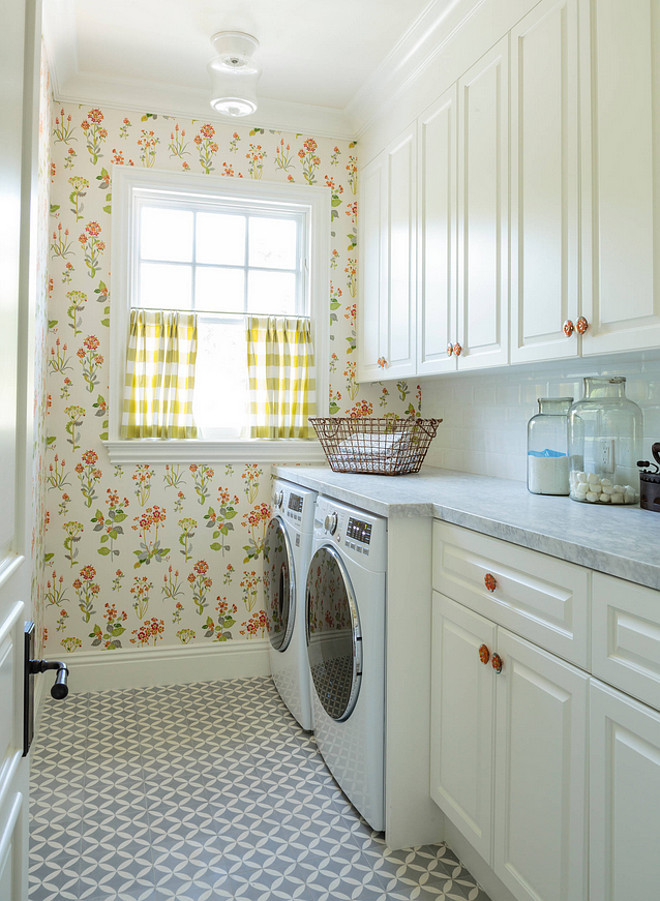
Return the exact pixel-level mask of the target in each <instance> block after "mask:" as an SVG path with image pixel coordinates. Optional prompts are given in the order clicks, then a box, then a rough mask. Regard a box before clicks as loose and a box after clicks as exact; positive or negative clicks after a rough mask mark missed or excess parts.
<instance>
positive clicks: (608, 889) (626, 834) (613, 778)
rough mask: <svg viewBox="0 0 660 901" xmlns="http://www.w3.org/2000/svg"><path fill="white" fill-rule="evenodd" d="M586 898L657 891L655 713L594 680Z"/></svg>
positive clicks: (659, 754)
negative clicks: (588, 889)
mask: <svg viewBox="0 0 660 901" xmlns="http://www.w3.org/2000/svg"><path fill="white" fill-rule="evenodd" d="M590 707H591V766H590V823H591V827H590V828H591V844H590V859H589V871H590V892H589V899H590V901H632V899H637V898H640V899H642V898H653V897H657V896H658V891H660V889H659V886H660V853H659V851H660V815H659V813H658V802H659V800H660V713H658V712H657V711H655V710H652V709H651V708H650V707H647V706H646V705H644V704H640V703H639V702H637V701H634V700H633V699H632V698H629V697H628V696H627V695H624V694H622V693H621V692H619V691H617V690H616V689H614V688H610V687H609V686H608V685H604V684H602V683H601V682H598V681H597V680H595V679H593V680H592V684H591V695H590Z"/></svg>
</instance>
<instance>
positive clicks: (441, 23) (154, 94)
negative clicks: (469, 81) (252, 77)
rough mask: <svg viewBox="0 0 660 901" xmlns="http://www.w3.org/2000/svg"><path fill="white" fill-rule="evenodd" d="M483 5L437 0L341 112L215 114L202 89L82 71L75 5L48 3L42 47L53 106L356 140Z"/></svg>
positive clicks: (300, 107)
mask: <svg viewBox="0 0 660 901" xmlns="http://www.w3.org/2000/svg"><path fill="white" fill-rule="evenodd" d="M484 2H485V0H433V2H431V3H430V4H429V5H428V6H427V7H426V9H425V10H424V11H423V12H422V13H421V15H420V16H419V17H418V18H417V19H416V21H415V22H414V23H413V24H412V25H411V27H410V28H409V29H408V30H407V31H406V32H405V33H404V34H403V36H402V37H401V39H400V40H399V41H398V42H397V44H396V45H395V46H394V48H393V49H392V50H391V51H390V52H389V53H388V55H387V56H386V58H385V59H384V60H383V62H382V63H381V64H380V65H379V66H378V68H377V69H376V70H375V71H374V72H373V74H372V75H371V76H370V77H369V78H368V79H367V81H366V82H365V83H364V84H363V85H362V86H361V87H360V88H359V89H358V90H357V92H356V94H355V95H354V97H353V98H352V100H351V101H350V102H349V103H348V104H347V105H346V107H344V108H343V109H339V108H335V107H327V106H313V105H309V104H302V103H294V102H289V101H279V100H273V99H270V98H268V97H261V98H260V103H259V109H258V110H257V112H256V113H254V114H252V115H251V116H245V117H243V118H241V119H236V120H230V119H227V118H226V117H223V116H218V114H217V113H215V112H214V111H213V110H212V109H211V107H210V104H209V95H208V92H207V91H205V90H196V89H191V88H185V87H182V86H181V85H177V84H171V85H167V84H163V83H156V82H150V81H148V80H146V79H127V78H122V77H121V76H120V75H115V76H113V77H112V78H105V77H100V76H98V75H95V74H94V73H87V72H81V71H80V68H79V61H78V48H77V43H76V27H75V24H76V23H75V13H74V7H73V3H72V0H48V2H46V3H44V28H43V30H44V41H45V44H46V54H47V57H48V61H49V65H50V70H51V84H52V88H53V96H54V99H55V100H56V101H65V102H70V103H81V104H90V105H93V106H97V105H98V106H106V107H111V108H114V109H120V110H124V109H131V110H135V109H141V110H142V111H148V112H153V113H158V114H159V115H167V116H181V117H188V118H195V119H204V120H206V121H211V122H213V121H215V122H224V123H226V122H228V121H235V122H236V124H254V125H258V126H259V127H260V128H268V129H273V130H275V131H288V132H294V133H309V134H314V135H319V136H322V137H329V138H336V139H343V140H348V141H351V140H355V139H356V138H357V137H359V136H360V135H362V134H364V132H365V131H367V130H368V129H369V127H370V126H371V125H372V124H373V123H374V122H375V121H377V120H378V119H379V118H380V117H381V116H382V115H383V113H384V112H385V111H386V110H387V109H388V107H389V106H390V105H391V104H392V103H393V102H394V100H395V99H396V98H397V97H399V96H400V95H401V94H402V93H403V92H404V91H406V90H408V89H409V88H410V87H411V86H412V85H413V84H414V83H415V81H416V80H417V79H419V77H420V75H421V74H422V72H423V71H424V70H425V69H426V68H428V66H429V65H430V64H431V62H432V61H433V59H434V58H435V57H437V56H438V55H439V54H441V53H442V51H443V48H444V47H445V46H446V44H447V43H448V42H449V41H450V40H451V39H452V37H453V35H454V34H455V33H456V31H457V30H458V29H460V28H461V27H462V25H463V24H464V23H465V22H466V21H467V19H468V18H470V16H472V15H473V14H474V13H475V12H476V10H477V9H478V8H479V7H480V6H481V5H482V4H483V3H484Z"/></svg>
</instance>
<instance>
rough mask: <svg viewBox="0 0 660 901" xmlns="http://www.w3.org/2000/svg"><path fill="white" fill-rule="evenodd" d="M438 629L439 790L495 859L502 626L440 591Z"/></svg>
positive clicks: (435, 714) (435, 725)
mask: <svg viewBox="0 0 660 901" xmlns="http://www.w3.org/2000/svg"><path fill="white" fill-rule="evenodd" d="M432 629H433V633H432V645H431V647H432V656H431V667H432V669H431V797H432V798H433V800H434V801H435V802H436V804H438V806H439V807H441V808H442V810H443V811H444V813H445V814H446V815H447V816H448V817H449V819H450V820H451V821H452V822H453V823H454V824H455V825H456V827H457V828H458V829H460V831H461V832H462V833H463V834H464V835H465V836H466V838H467V839H468V840H469V841H470V843H471V844H472V845H473V846H474V847H475V848H476V850H477V851H478V852H479V853H480V854H481V856H482V857H483V858H484V859H485V860H490V856H491V835H492V833H491V820H492V774H493V711H494V707H495V703H494V702H495V687H496V680H495V679H494V678H493V677H494V673H493V670H492V669H491V667H490V665H489V663H488V661H487V663H486V665H484V664H483V663H482V661H481V659H480V656H479V648H480V647H481V645H485V646H486V648H487V649H488V651H489V652H491V651H492V650H493V648H494V640H495V626H494V625H493V623H491V622H489V620H487V619H484V618H483V616H479V615H478V614H477V613H473V612H472V611H471V610H468V609H467V608H466V607H463V606H461V605H460V604H457V603H456V602H455V601H451V600H449V598H447V597H445V596H444V595H442V594H439V593H438V592H437V591H436V592H433V625H432Z"/></svg>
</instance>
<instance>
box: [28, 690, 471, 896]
mask: <svg viewBox="0 0 660 901" xmlns="http://www.w3.org/2000/svg"><path fill="white" fill-rule="evenodd" d="M44 703H45V711H44V714H43V717H42V720H41V724H40V727H39V732H38V735H37V737H36V739H35V742H34V745H33V749H32V792H31V808H30V820H31V824H30V901H83V899H84V901H114V899H117V901H168V899H169V901H171V899H176V901H206V899H212V901H216V899H217V901H280V899H282V901H294V899H300V901H349V899H351V901H363V899H364V901H417V899H419V901H443V899H447V901H449V899H451V901H488V898H487V896H486V895H485V894H484V892H483V891H482V890H481V889H480V888H479V887H478V886H477V885H476V884H475V882H474V880H473V878H472V877H471V876H470V874H469V873H468V872H467V870H465V869H464V868H463V867H462V866H461V864H460V862H459V861H458V860H456V858H455V857H454V855H453V854H452V852H451V851H450V850H449V849H448V848H447V847H446V845H433V846H426V847H422V848H416V849H413V850H406V851H392V850H390V849H389V848H388V847H387V846H386V844H385V842H384V841H383V836H382V834H380V833H375V832H373V831H372V830H371V829H370V827H369V826H368V825H367V824H366V823H365V822H364V820H363V819H361V817H360V816H359V814H357V813H356V811H355V810H354V808H353V807H352V806H351V805H350V803H349V802H348V801H347V800H346V798H345V797H344V795H343V794H342V793H341V791H340V790H339V789H338V788H337V786H336V784H335V783H334V781H333V779H332V777H331V776H330V774H329V772H328V770H327V769H326V767H325V764H324V763H323V760H322V759H321V757H320V756H319V754H318V752H317V750H316V746H315V744H314V739H313V737H312V736H310V735H308V734H306V733H305V732H303V731H302V730H301V729H300V728H299V726H298V724H297V723H296V722H295V720H294V719H293V718H292V717H291V716H290V714H289V712H288V711H287V709H286V707H285V706H284V705H283V704H282V702H281V701H280V698H279V695H278V694H277V691H276V690H275V688H274V686H273V684H272V682H271V680H270V679H264V678H260V679H243V680H232V681H227V682H218V683H197V684H195V685H183V686H168V687H158V688H146V689H131V690H127V691H114V692H99V693H94V694H78V695H74V696H71V697H69V698H67V699H66V701H64V702H58V701H53V700H52V699H51V698H50V696H49V697H48V699H47V701H45V702H44Z"/></svg>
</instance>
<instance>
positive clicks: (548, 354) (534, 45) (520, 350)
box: [511, 0, 579, 363]
mask: <svg viewBox="0 0 660 901" xmlns="http://www.w3.org/2000/svg"><path fill="white" fill-rule="evenodd" d="M577 84H578V6H577V0H543V2H541V3H539V4H538V6H536V7H534V9H533V10H532V12H531V13H529V15H527V16H526V17H525V18H524V19H523V20H522V21H521V22H520V23H519V24H518V25H517V26H516V27H515V28H514V29H513V31H512V32H511V362H512V363H519V362H520V363H522V362H531V361H536V360H549V359H554V358H557V357H567V356H576V355H577V353H578V332H577V331H573V332H572V334H570V335H568V336H567V335H566V334H565V332H564V323H565V322H566V321H567V320H570V321H571V322H572V323H573V324H575V323H576V322H577V319H578V315H579V314H578V191H579V189H578V166H579V158H578V152H579V138H578V92H577ZM568 331H569V332H570V331H571V330H570V328H569V329H568Z"/></svg>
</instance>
